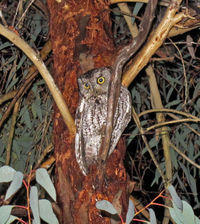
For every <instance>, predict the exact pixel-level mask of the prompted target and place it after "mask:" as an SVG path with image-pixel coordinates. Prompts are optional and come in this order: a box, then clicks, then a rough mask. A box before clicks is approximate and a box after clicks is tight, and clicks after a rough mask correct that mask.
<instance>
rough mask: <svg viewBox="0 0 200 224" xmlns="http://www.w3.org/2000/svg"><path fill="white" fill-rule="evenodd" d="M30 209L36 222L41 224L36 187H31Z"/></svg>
mask: <svg viewBox="0 0 200 224" xmlns="http://www.w3.org/2000/svg"><path fill="white" fill-rule="evenodd" d="M30 207H31V210H32V213H33V217H34V221H35V222H36V223H37V224H40V214H39V200H38V189H37V187H36V186H33V187H31V190H30Z"/></svg>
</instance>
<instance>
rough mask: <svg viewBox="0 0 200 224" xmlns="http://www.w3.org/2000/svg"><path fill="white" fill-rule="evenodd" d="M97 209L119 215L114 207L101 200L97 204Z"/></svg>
mask: <svg viewBox="0 0 200 224" xmlns="http://www.w3.org/2000/svg"><path fill="white" fill-rule="evenodd" d="M96 208H98V209H100V210H103V211H106V212H108V213H110V214H112V215H115V214H118V213H117V210H116V209H115V208H114V206H113V205H112V204H111V203H110V202H109V201H107V200H101V201H97V202H96Z"/></svg>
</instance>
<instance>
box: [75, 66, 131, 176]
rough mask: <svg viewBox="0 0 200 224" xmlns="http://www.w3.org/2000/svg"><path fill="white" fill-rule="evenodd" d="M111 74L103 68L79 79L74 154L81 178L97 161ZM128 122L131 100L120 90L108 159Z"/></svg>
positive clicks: (104, 123)
mask: <svg viewBox="0 0 200 224" xmlns="http://www.w3.org/2000/svg"><path fill="white" fill-rule="evenodd" d="M111 74H112V70H111V68H107V67H103V68H97V69H93V70H90V71H88V72H86V73H85V74H83V75H81V76H80V77H79V78H78V87H79V104H78V107H77V111H76V119H75V122H76V128H77V132H76V137H75V154H76V160H77V162H78V164H79V167H80V169H81V171H82V173H83V174H84V175H87V173H88V167H89V166H90V165H91V164H94V163H95V162H96V161H97V158H98V155H99V152H100V147H101V143H102V137H103V134H104V133H103V132H104V128H105V126H106V119H107V109H108V92H109V88H110V80H111ZM130 119H131V97H130V93H129V91H128V90H127V89H126V88H125V87H123V86H121V88H120V96H119V99H118V104H117V107H116V111H115V114H114V121H113V131H112V137H111V142H110V148H109V155H110V154H111V153H112V152H113V150H114V149H115V146H116V145H117V142H118V141H119V138H120V136H121V134H122V132H123V131H124V129H125V128H126V126H127V125H128V123H129V121H130Z"/></svg>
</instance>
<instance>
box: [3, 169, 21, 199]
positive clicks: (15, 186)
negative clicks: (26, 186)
mask: <svg viewBox="0 0 200 224" xmlns="http://www.w3.org/2000/svg"><path fill="white" fill-rule="evenodd" d="M23 177H24V175H23V173H21V172H19V171H17V172H16V173H15V174H14V176H13V180H12V182H11V184H10V186H9V188H8V190H7V192H6V196H5V200H7V199H8V198H10V197H11V196H12V195H13V194H15V193H16V192H17V191H18V190H19V189H20V187H21V186H22V181H23Z"/></svg>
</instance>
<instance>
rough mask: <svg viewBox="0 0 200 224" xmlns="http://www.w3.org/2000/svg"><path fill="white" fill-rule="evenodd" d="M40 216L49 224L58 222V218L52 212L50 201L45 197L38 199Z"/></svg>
mask: <svg viewBox="0 0 200 224" xmlns="http://www.w3.org/2000/svg"><path fill="white" fill-rule="evenodd" d="M39 210H40V217H41V219H42V220H44V221H45V222H47V223H49V224H59V223H58V219H57V218H56V216H55V214H54V213H53V209H52V206H51V203H50V201H48V200H46V199H42V200H39Z"/></svg>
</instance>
